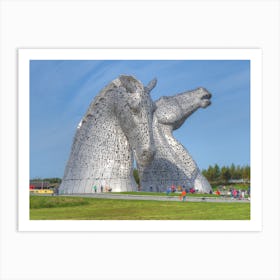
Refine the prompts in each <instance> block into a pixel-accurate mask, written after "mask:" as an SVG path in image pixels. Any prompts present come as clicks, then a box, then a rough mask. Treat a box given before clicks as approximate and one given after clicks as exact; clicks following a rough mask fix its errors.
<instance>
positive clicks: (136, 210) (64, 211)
mask: <svg viewBox="0 0 280 280" xmlns="http://www.w3.org/2000/svg"><path fill="white" fill-rule="evenodd" d="M30 219H31V220H249V219H250V203H203V202H179V201H178V202H171V201H142V200H117V199H96V198H81V197H62V196H58V197H52V196H31V197H30Z"/></svg>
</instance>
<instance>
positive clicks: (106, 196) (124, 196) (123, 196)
mask: <svg viewBox="0 0 280 280" xmlns="http://www.w3.org/2000/svg"><path fill="white" fill-rule="evenodd" d="M60 196H62V195H60ZM63 196H79V197H92V198H100V199H102V198H103V199H128V200H157V201H177V202H178V201H180V200H179V196H167V195H166V196H157V195H132V194H111V193H96V194H95V193H93V194H74V195H63ZM188 201H191V202H224V203H232V202H235V203H250V201H249V200H247V199H244V200H235V199H231V198H228V197H219V198H215V197H213V198H212V197H190V196H187V199H186V202H188Z"/></svg>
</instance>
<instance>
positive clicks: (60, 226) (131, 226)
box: [18, 49, 262, 231]
mask: <svg viewBox="0 0 280 280" xmlns="http://www.w3.org/2000/svg"><path fill="white" fill-rule="evenodd" d="M261 57H262V53H261V50H260V49H19V50H18V96H19V114H18V124H19V128H18V129H19V141H18V150H19V161H18V170H19V177H18V179H19V189H18V198H19V199H18V201H19V207H18V230H19V231H77V228H78V229H79V231H261V229H262V186H261V185H262V184H261V182H262V127H261V125H260V124H261V123H262V92H261V89H262V62H261V60H262V59H261ZM36 59H37V60H39V59H40V60H124V59H126V60H135V59H138V60H144V59H145V60H183V59H184V60H188V59H189V60H250V62H251V63H250V87H251V92H250V94H251V98H250V100H251V104H250V108H251V112H250V114H251V115H250V119H251V135H250V136H251V137H250V139H251V146H250V149H251V151H250V152H251V162H250V164H251V185H253V186H254V187H253V188H252V190H251V198H252V199H251V219H250V220H245V221H243V220H242V221H241V220H230V221H229V220H227V221H213V220H207V221H203V220H195V221H190V220H184V221H177V220H176V221H158V220H157V221H154V220H152V221H119V220H117V221H116V220H113V221H103V220H102V221H99V220H87V221H65V220H55V221H54V220H47V221H45V220H44V221H41V220H40V221H38V220H36V221H35V220H30V219H29V188H28V186H29V73H30V71H29V67H30V60H36Z"/></svg>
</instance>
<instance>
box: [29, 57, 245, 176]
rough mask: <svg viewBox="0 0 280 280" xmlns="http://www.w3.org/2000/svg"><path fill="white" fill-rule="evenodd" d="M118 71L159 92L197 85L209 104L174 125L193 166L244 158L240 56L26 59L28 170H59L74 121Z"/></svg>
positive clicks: (47, 173)
mask: <svg viewBox="0 0 280 280" xmlns="http://www.w3.org/2000/svg"><path fill="white" fill-rule="evenodd" d="M120 74H129V75H134V76H135V77H136V78H137V79H139V80H140V81H142V82H143V83H144V84H147V83H148V82H149V81H150V80H152V79H153V78H155V77H156V78H157V79H158V83H157V86H156V87H155V88H154V90H153V91H152V92H151V97H152V99H153V100H157V99H158V98H160V97H161V96H169V95H174V94H177V93H180V92H183V91H187V90H191V89H195V88H197V87H205V88H206V89H207V90H208V91H210V92H211V93H212V104H211V106H209V107H207V108H206V109H199V110H198V111H196V112H195V113H194V114H193V115H192V116H190V117H189V118H188V119H187V120H186V122H185V123H184V125H183V126H182V127H181V128H179V129H178V130H176V131H175V132H174V136H175V138H176V139H178V140H179V141H180V142H181V143H182V144H183V145H184V146H185V147H186V148H187V149H188V151H189V152H190V154H191V155H192V156H193V158H194V160H195V161H196V162H197V164H198V166H199V167H200V169H205V168H207V167H208V166H209V165H213V164H215V163H217V164H219V165H220V166H221V165H230V164H231V163H234V164H236V165H238V164H239V165H247V164H250V61H248V60H176V61H175V60H114V61H112V60H111V61H110V60H106V61H104V60H100V61H97V60H32V61H31V62H30V178H38V177H41V178H47V177H62V176H63V173H64V168H65V165H66V162H67V160H68V156H69V153H70V148H71V144H72V141H73V137H74V133H75V130H76V127H77V125H78V123H79V122H80V120H81V118H82V117H83V115H84V113H85V112H86V110H87V108H88V106H89V104H90V102H91V101H92V99H93V98H94V97H95V96H96V95H97V94H98V93H99V91H100V90H101V89H102V88H103V87H104V86H106V85H107V84H108V83H109V82H111V81H112V80H113V79H115V78H116V77H118V76H119V75H120Z"/></svg>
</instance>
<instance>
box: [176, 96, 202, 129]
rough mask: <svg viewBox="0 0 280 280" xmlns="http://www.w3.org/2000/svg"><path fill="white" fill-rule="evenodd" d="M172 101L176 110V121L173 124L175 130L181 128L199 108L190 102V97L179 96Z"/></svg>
mask: <svg viewBox="0 0 280 280" xmlns="http://www.w3.org/2000/svg"><path fill="white" fill-rule="evenodd" d="M174 100H175V102H176V105H177V109H178V115H179V118H178V121H177V122H176V123H174V125H173V130H176V129H178V128H180V127H181V126H182V124H183V123H184V122H185V120H186V119H187V118H188V117H189V116H190V115H191V114H193V113H194V112H195V111H196V110H197V109H198V108H199V106H198V105H197V104H196V103H193V102H191V100H190V97H188V96H187V95H184V94H181V95H177V96H175V97H174Z"/></svg>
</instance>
